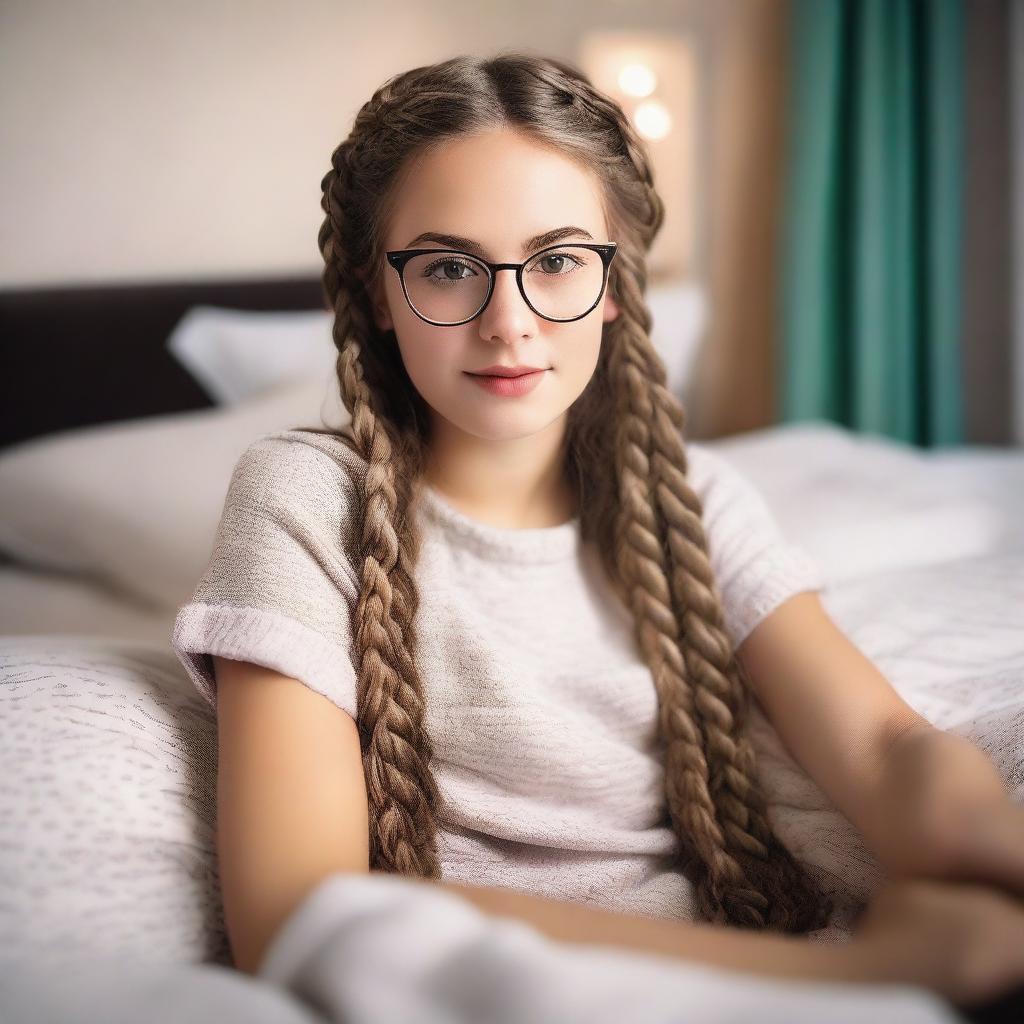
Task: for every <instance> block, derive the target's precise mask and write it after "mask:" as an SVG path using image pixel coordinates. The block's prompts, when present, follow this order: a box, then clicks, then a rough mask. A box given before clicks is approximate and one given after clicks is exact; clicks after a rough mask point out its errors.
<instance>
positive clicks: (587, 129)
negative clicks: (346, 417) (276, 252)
mask: <svg viewBox="0 0 1024 1024" xmlns="http://www.w3.org/2000/svg"><path fill="white" fill-rule="evenodd" d="M495 129H505V130H512V131H516V132H519V133H522V134H523V135H524V137H526V138H528V139H530V140H531V141H533V142H535V143H537V144H540V145H546V146H550V147H552V148H553V149H554V150H556V151H557V152H558V153H559V154H561V155H562V156H564V157H566V158H568V159H571V160H574V161H576V162H578V163H579V165H580V166H581V167H583V168H585V169H586V170H587V171H588V172H590V173H591V174H593V176H594V177H595V179H596V181H597V182H598V183H599V185H600V194H601V197H602V202H603V208H604V211H605V217H606V222H607V224H608V227H609V233H610V237H614V238H615V239H616V241H617V242H618V251H617V256H616V260H615V261H614V263H613V264H612V266H611V268H610V271H609V278H608V289H609V292H610V294H611V295H612V296H613V297H614V299H615V302H616V303H617V305H618V306H619V309H620V313H619V316H618V317H617V318H616V319H615V320H613V321H611V322H608V323H605V324H604V325H603V328H602V337H601V351H600V355H599V359H598V363H597V366H596V368H595V371H594V373H593V375H592V377H591V379H590V381H589V382H588V384H587V387H586V388H585V389H584V391H583V393H582V394H581V395H580V397H579V398H578V399H577V400H576V401H575V402H574V403H573V405H572V407H571V408H570V410H569V414H568V418H567V429H566V438H565V445H564V457H565V471H566V479H567V480H568V482H569V483H570V485H571V486H572V487H573V488H574V491H575V494H576V498H577V500H578V507H579V513H580V527H581V533H582V539H583V540H584V541H593V542H595V543H596V545H597V550H598V551H600V552H601V557H602V560H603V564H604V567H605V569H606V571H607V573H608V577H609V579H610V580H611V582H612V585H613V588H614V590H615V592H616V593H617V594H618V595H619V597H620V599H621V600H622V601H623V602H624V604H625V606H626V607H627V608H628V609H629V611H630V612H631V614H632V618H633V621H634V624H635V636H636V640H637V644H638V647H639V650H640V652H641V654H642V657H643V659H644V661H645V663H646V664H647V665H648V666H649V668H650V670H651V675H652V678H653V682H654V686H655V688H656V691H657V697H658V722H657V725H658V736H659V739H660V741H661V744H662V747H663V750H664V763H665V773H664V778H665V794H666V800H667V810H668V815H669V818H670V820H671V824H672V828H673V830H674V832H675V834H676V836H677V837H678V841H679V863H680V869H681V870H682V871H683V872H684V873H685V875H686V877H687V878H688V879H689V880H690V881H691V883H692V884H693V886H694V891H695V896H696V908H697V912H698V914H699V916H700V917H701V918H702V919H704V920H706V921H709V922H714V923H720V924H728V925H734V926H739V927H744V928H752V929H764V930H773V931H784V932H806V931H809V930H812V929H816V928H820V927H822V926H824V925H825V924H826V923H827V921H828V918H829V916H830V914H831V912H832V909H833V905H832V902H831V900H830V899H829V898H828V897H827V896H826V895H825V894H824V893H823V892H822V891H821V890H820V889H819V888H818V886H817V885H816V883H815V882H814V881H813V879H812V878H811V876H810V875H809V874H808V873H807V871H806V870H805V869H804V867H802V866H801V865H800V863H798V862H797V861H796V859H795V858H794V857H793V855H792V854H791V853H790V851H789V850H788V849H787V848H786V847H785V846H784V845H783V844H782V843H781V842H780V840H779V839H778V838H777V837H776V835H775V834H774V832H773V830H772V827H771V824H770V823H769V821H768V817H767V810H766V802H765V798H764V795H763V793H762V790H761V787H760V784H759V780H758V774H757V767H756V764H755V756H754V751H753V747H752V745H751V742H750V739H749V735H748V726H747V713H748V707H749V704H748V702H749V684H748V682H747V680H746V678H745V676H744V673H743V671H742V668H741V664H740V662H739V661H738V659H737V658H736V656H735V652H734V651H733V649H732V644H731V642H730V640H729V637H728V635H727V633H726V632H725V629H724V626H723V611H722V602H721V597H720V594H719V592H718V589H717V587H716V584H715V580H714V578H713V574H712V570H711V562H710V558H709V553H708V542H707V537H706V535H705V532H704V527H703V521H702V518H703V509H702V506H701V502H700V499H699V497H698V495H697V494H696V492H695V491H694V490H693V489H692V487H691V486H690V483H689V481H688V479H687V468H688V460H687V453H686V445H685V442H684V437H683V434H684V423H685V416H684V411H683V407H682V405H681V404H680V402H679V401H678V400H677V399H676V397H675V396H674V395H673V394H672V393H671V391H670V390H669V389H668V387H667V384H666V380H667V378H666V372H665V367H664V364H663V363H662V361H661V359H660V357H659V356H658V354H657V352H656V350H655V349H654V347H653V345H652V344H651V340H650V329H651V323H652V321H651V315H650V312H649V310H648V308H647V305H646V302H645V290H646V285H647V269H646V253H647V252H648V250H649V249H650V246H651V243H652V241H653V239H654V237H655V235H656V234H657V232H658V230H659V228H660V227H661V224H662V220H663V217H664V206H663V203H662V200H661V198H660V197H659V195H658V193H657V191H656V189H655V186H654V181H653V175H652V169H651V165H650V161H649V158H648V155H647V152H646V150H645V147H644V145H643V143H642V141H641V139H640V138H639V136H638V135H637V134H636V132H635V130H634V128H633V126H632V125H631V124H630V122H629V120H628V118H627V117H626V115H625V113H624V112H623V110H622V108H621V107H620V106H619V105H618V104H617V103H615V101H614V100H612V99H611V98H609V97H608V96H605V95H604V94H602V93H601V92H600V91H598V90H597V89H595V87H594V86H593V85H592V84H591V82H590V81H589V79H588V78H587V77H586V76H585V75H584V74H583V73H582V72H581V71H580V70H579V69H578V68H576V67H574V66H573V65H571V64H569V63H566V62H563V61H559V60H555V59H550V58H544V57H540V56H534V55H529V54H522V53H514V52H513V53H503V54H500V55H498V56H495V57H492V58H490V59H476V58H472V57H468V56H460V57H455V58H452V59H450V60H445V61H442V62H440V63H437V64H433V65H429V66H424V67H419V68H414V69H412V70H409V71H405V72H403V73H401V74H397V75H395V76H393V77H391V78H389V79H388V80H387V81H386V82H385V83H384V84H383V85H381V86H380V88H378V89H377V90H376V91H375V92H374V94H373V96H372V97H371V98H370V99H369V100H368V101H367V102H366V103H365V104H364V105H363V106H362V108H361V109H360V110H359V112H358V113H357V115H356V118H355V122H354V124H353V127H352V130H351V132H350V134H349V135H348V137H347V138H346V139H345V140H344V141H343V142H342V143H341V144H340V145H339V146H338V147H337V148H336V149H335V150H334V152H333V154H332V157H331V170H330V171H328V172H327V173H326V174H325V175H324V177H323V180H322V182H321V189H322V197H321V207H322V209H323V211H324V214H325V217H324V220H323V223H322V226H321V228H320V231H319V236H318V242H319V246H320V250H321V253H322V255H323V258H324V270H323V286H324V295H325V299H326V301H327V302H328V303H329V308H330V309H331V310H333V313H334V326H333V338H334V343H335V346H336V347H337V350H338V359H337V372H338V377H339V383H340V391H341V397H342V400H343V402H344V404H345V407H346V408H347V409H348V411H349V413H350V414H351V423H350V424H348V425H347V426H346V428H345V433H342V434H338V432H337V431H333V430H329V431H318V432H320V433H331V434H337V435H338V436H339V437H341V438H342V439H343V440H344V441H345V443H347V444H349V446H350V447H352V448H353V450H354V451H356V452H357V453H358V454H359V455H360V456H361V457H362V458H363V459H364V460H365V462H366V465H367V472H366V476H365V480H362V481H356V482H355V483H356V487H357V498H358V506H359V507H358V509H357V512H356V528H355V530H354V537H353V541H352V544H353V549H354V550H353V551H352V555H353V558H354V564H356V565H357V566H358V567H359V568H360V571H361V592H360V597H359V601H358V605H357V607H356V611H355V623H356V627H355V638H354V639H355V645H356V648H357V653H358V678H359V684H358V694H357V700H358V725H359V735H360V742H361V746H362V758H363V767H364V771H365V775H366V782H367V797H368V802H369V809H370V867H371V870H379V871H390V872H398V873H401V874H406V875H414V876H418V877H423V878H439V877H440V875H441V870H440V865H439V862H438V853H437V830H438V823H439V821H440V820H443V817H444V808H443V807H442V797H441V794H440V792H439V790H438V787H437V784H436V781H435V779H434V776H433V773H432V770H431V766H430V762H431V758H432V753H433V750H432V744H431V738H430V736H429V735H428V734H427V731H426V729H425V726H424V720H425V707H426V701H427V700H428V699H429V695H428V694H427V693H425V691H424V686H423V682H422V679H421V677H420V674H419V669H418V667H417V665H416V651H417V638H416V631H415V618H416V611H417V608H418V605H419V593H418V588H417V585H416V581H415V576H414V570H415V566H416V563H417V559H418V555H419V550H420V544H421V536H420V530H419V528H418V526H417V523H416V517H415V516H414V514H413V512H414V509H415V507H416V504H417V501H418V499H419V496H420V493H421V486H422V475H423V467H424V465H425V453H426V452H427V449H428V444H429V439H430V438H429V433H430V419H429V416H428V415H427V413H428V409H427V406H426V403H425V402H424V400H423V398H422V397H421V396H420V395H419V393H418V392H417V390H416V388H415V387H414V385H413V383H412V381H411V379H410V378H409V376H408V373H407V372H406V370H405V366H404V363H403V361H402V358H401V355H400V352H399V349H398V345H397V342H396V339H395V334H394V331H393V330H389V331H381V330H380V329H378V328H377V326H376V324H375V322H374V319H373V313H372V295H373V287H374V283H375V282H376V280H377V276H376V275H378V274H380V273H382V272H383V269H384V262H385V261H384V258H383V237H384V233H385V230H386V226H387V224H388V222H389V216H390V212H391V206H392V203H393V202H394V199H395V197H396V196H397V195H398V194H399V191H400V188H401V184H402V181H403V180H404V178H405V176H406V175H407V174H409V173H410V172H411V170H412V169H413V168H414V167H415V164H416V161H417V160H418V159H420V158H422V156H423V155H424V154H426V153H427V152H429V151H430V149H431V147H433V146H439V145H444V144H445V142H446V141H448V140H451V139H454V138H460V137H464V136H466V135H472V134H475V133H479V132H485V131H492V130H495ZM609 410H612V411H613V414H612V415H609V414H608V413H609ZM609 465H611V466H613V467H614V472H613V473H611V474H609V473H608V472H607V467H608V466H609Z"/></svg>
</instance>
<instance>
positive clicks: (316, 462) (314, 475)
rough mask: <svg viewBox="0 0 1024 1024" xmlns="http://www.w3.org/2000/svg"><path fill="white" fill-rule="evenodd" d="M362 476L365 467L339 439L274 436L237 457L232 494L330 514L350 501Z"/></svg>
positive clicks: (305, 433)
mask: <svg viewBox="0 0 1024 1024" xmlns="http://www.w3.org/2000/svg"><path fill="white" fill-rule="evenodd" d="M365 473H366V463H365V461H364V460H363V458H362V457H361V456H360V455H359V454H358V453H357V452H356V451H355V450H354V448H353V447H352V446H351V442H350V441H348V440H347V439H346V438H345V437H344V436H343V435H341V434H335V433H324V434H321V433H316V432H313V431H309V430H302V429H299V428H293V429H288V430H275V431H272V432H270V433H266V434H262V435H260V436H259V437H257V438H256V439H255V440H253V441H251V442H250V443H249V444H248V446H247V447H246V448H245V449H244V450H243V451H242V454H241V455H240V456H239V458H238V460H237V462H236V463H235V467H234V471H233V473H232V478H231V491H232V492H234V494H235V495H236V496H237V495H245V496H247V497H249V498H250V499H252V500H254V501H259V502H261V503H263V504H267V505H271V506H277V507H281V506H282V505H288V506H290V507H302V506H305V507H320V508H321V509H323V508H332V507H335V506H336V505H337V504H338V503H339V502H342V501H344V502H346V503H351V502H352V501H354V500H355V496H356V482H357V481H361V480H362V479H363V477H364V476H365Z"/></svg>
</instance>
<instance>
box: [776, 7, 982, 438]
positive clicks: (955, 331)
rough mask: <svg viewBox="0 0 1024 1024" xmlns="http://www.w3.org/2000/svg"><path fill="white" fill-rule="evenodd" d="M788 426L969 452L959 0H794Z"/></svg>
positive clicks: (785, 236) (785, 310)
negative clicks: (845, 430)
mask: <svg viewBox="0 0 1024 1024" xmlns="http://www.w3.org/2000/svg"><path fill="white" fill-rule="evenodd" d="M790 13H791V19H792V20H791V33H790V47H791V49H790V58H791V59H790V67H789V76H788V79H789V86H788V89H789V100H788V110H787V121H788V152H787V174H786V179H785V180H786V191H785V196H784V198H783V221H782V223H783V228H782V254H781V259H782V263H781V267H780V282H781V283H780V288H781V295H780V310H781V324H780V354H781V358H780V359H779V361H778V366H779V373H780V380H779V381H778V385H779V399H780V400H779V409H780V416H779V419H780V420H781V421H794V420H807V419H825V420H831V421H834V422H836V423H839V424H842V425H844V426H846V427H849V428H850V429H852V430H856V431H859V432H863V433H869V434H875V435H882V436H886V437H891V438H894V439H896V440H900V441H904V442H907V443H911V444H916V445H921V446H931V445H942V444H959V443H962V440H963V428H962V423H963V411H962V396H961V386H960V307H961V283H960V244H961V225H962V181H963V155H962V150H961V138H962V114H963V109H964V105H963V102H962V87H963V63H962V57H963V54H962V44H963V35H962V31H963V20H964V12H963V9H962V4H961V0H792V3H791V7H790Z"/></svg>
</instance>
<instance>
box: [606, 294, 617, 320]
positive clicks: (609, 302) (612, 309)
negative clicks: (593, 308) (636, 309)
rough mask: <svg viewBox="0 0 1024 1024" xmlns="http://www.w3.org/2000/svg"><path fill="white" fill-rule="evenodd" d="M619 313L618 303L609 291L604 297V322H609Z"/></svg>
mask: <svg viewBox="0 0 1024 1024" xmlns="http://www.w3.org/2000/svg"><path fill="white" fill-rule="evenodd" d="M618 315H619V306H618V303H617V302H616V301H615V300H614V299H613V298H612V297H611V294H610V293H608V294H606V295H605V299H604V322H605V323H609V322H611V321H612V320H614V319H615V318H616V317H617V316H618Z"/></svg>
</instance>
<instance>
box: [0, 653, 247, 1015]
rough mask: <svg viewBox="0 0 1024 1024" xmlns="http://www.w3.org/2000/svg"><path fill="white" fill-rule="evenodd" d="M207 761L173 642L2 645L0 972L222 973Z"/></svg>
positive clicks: (196, 702) (205, 712) (193, 694)
mask: <svg viewBox="0 0 1024 1024" xmlns="http://www.w3.org/2000/svg"><path fill="white" fill-rule="evenodd" d="M216 761H217V723H216V718H215V716H214V715H212V714H211V712H210V709H209V707H208V706H207V704H206V702H205V701H204V700H203V699H202V697H201V696H200V695H199V694H198V692H197V691H196V689H195V687H194V686H193V685H192V683H191V681H190V680H189V679H188V677H187V676H186V675H185V673H184V672H183V671H182V668H181V665H180V664H179V662H178V660H177V658H176V657H175V654H174V652H173V651H172V650H171V648H170V646H169V645H168V644H167V643H165V644H163V645H162V646H160V647H154V646H152V645H149V644H144V643H134V642H132V641H127V640H109V639H88V638H84V637H65V636H52V635H47V636H38V637H36V636H11V637H0V775H2V777H3V779H4V785H3V786H2V787H0V796H2V805H0V872H2V874H3V879H4V898H3V901H2V906H0V962H6V961H7V960H8V959H10V958H15V957H22V958H26V959H29V960H32V961H35V962H39V963H43V962H46V963H52V964H58V963H60V962H63V961H70V960H74V959H75V958H77V957H80V956H83V955H88V956H99V955H111V956H113V955H116V956H119V957H122V958H123V959H124V961H125V962H126V963H127V962H128V961H137V960H143V961H155V962H158V963H172V962H173V963H187V962H194V963H198V962H200V961H212V962H216V963H222V964H223V963H230V951H229V949H228V945H227V939H226V930H225V925H224V914H223V907H222V904H221V895H220V882H219V878H218V873H217V861H216V854H215V842H214V830H215V825H216V770H215V768H216ZM0 1016H3V1013H2V1011H0ZM86 1018H91V1015H90V1014H89V1013H88V1012H85V1013H83V1016H82V1017H81V1018H79V1019H82V1020H84V1019H86ZM40 1019H41V1018H40Z"/></svg>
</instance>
